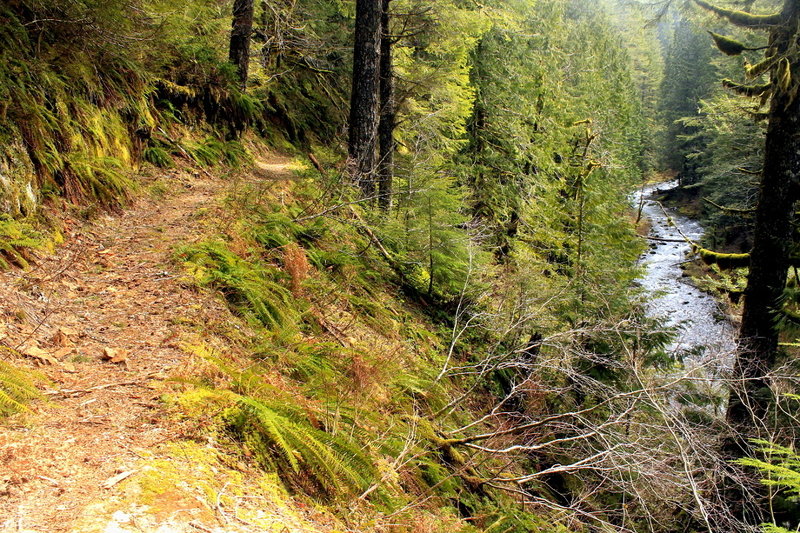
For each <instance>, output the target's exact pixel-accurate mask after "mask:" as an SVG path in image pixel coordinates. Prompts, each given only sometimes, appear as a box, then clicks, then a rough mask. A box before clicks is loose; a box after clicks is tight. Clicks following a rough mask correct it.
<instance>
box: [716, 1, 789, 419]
mask: <svg viewBox="0 0 800 533" xmlns="http://www.w3.org/2000/svg"><path fill="white" fill-rule="evenodd" d="M798 3H800V2H796V1H791V2H787V5H792V6H793V7H791V8H787V9H789V10H790V13H789V14H788V19H787V23H786V24H783V25H781V27H780V28H779V29H776V33H778V35H776V36H774V38H773V42H774V43H775V44H776V46H778V47H779V50H780V52H779V53H783V52H784V51H785V50H786V48H787V47H788V45H789V44H790V43H791V41H792V39H793V35H794V26H795V25H796V24H797V20H798V11H800V10H798V7H796V4H798ZM782 33H785V35H781V34H782ZM794 63H795V64H794V65H792V74H793V76H798V75H800V68H798V65H797V59H796V58H795V59H794ZM798 141H800V99H798V98H797V97H794V96H792V95H791V94H790V92H789V91H785V90H780V89H777V90H776V94H775V95H774V97H773V98H772V102H771V104H770V112H769V125H768V127H767V137H766V147H765V152H764V171H763V174H762V178H761V186H760V191H759V198H758V205H757V207H756V220H755V227H754V236H753V250H752V252H751V254H750V274H749V276H748V278H747V289H746V290H745V301H744V308H743V314H742V325H741V329H740V332H739V339H740V340H739V353H738V355H737V358H736V364H735V366H734V383H733V384H732V386H731V395H730V402H729V404H728V411H727V419H728V421H729V422H730V423H731V424H732V425H733V426H734V427H735V428H738V429H741V430H744V431H746V432H748V433H751V431H750V430H755V429H756V428H757V427H758V425H759V422H761V421H763V420H764V417H765V415H766V413H767V410H768V408H769V405H770V403H771V398H770V394H769V384H768V382H767V380H766V374H767V373H768V372H769V371H770V370H771V368H772V366H773V364H774V363H775V358H776V355H777V352H778V330H777V328H776V327H775V313H776V311H777V310H778V309H779V306H780V299H781V295H782V294H783V290H784V288H785V286H786V275H787V271H788V268H789V249H790V244H791V239H792V222H793V213H794V210H793V207H794V202H795V189H796V185H797V183H798V182H800V181H799V180H800V152H799V151H798Z"/></svg>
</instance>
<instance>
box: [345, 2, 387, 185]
mask: <svg viewBox="0 0 800 533" xmlns="http://www.w3.org/2000/svg"><path fill="white" fill-rule="evenodd" d="M380 41H381V0H357V1H356V28H355V45H354V47H353V90H352V93H351V96H350V131H349V134H350V135H349V143H348V154H349V157H350V166H351V167H350V168H351V175H352V178H353V180H354V181H355V182H356V183H357V184H358V185H359V187H361V191H362V194H363V195H364V197H365V198H370V197H373V196H375V170H376V168H375V167H376V161H375V148H376V145H377V134H378V87H379V75H380Z"/></svg>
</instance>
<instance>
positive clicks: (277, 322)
mask: <svg viewBox="0 0 800 533" xmlns="http://www.w3.org/2000/svg"><path fill="white" fill-rule="evenodd" d="M179 257H180V258H182V259H183V260H184V261H186V262H187V263H191V265H192V271H193V272H192V273H193V274H194V276H195V278H196V279H197V280H198V282H199V283H200V284H201V285H207V286H211V287H214V288H216V289H218V290H219V291H220V292H222V294H223V295H224V296H225V299H226V300H227V301H228V303H229V305H230V306H231V307H232V308H233V309H234V310H235V311H237V312H239V313H240V314H242V315H244V316H246V317H251V318H254V319H255V320H257V321H258V322H260V323H261V324H262V325H264V326H266V327H268V328H277V327H279V326H284V325H288V324H290V323H291V322H292V321H293V320H294V319H295V318H296V313H295V312H294V305H293V304H294V301H293V300H294V299H293V296H292V293H291V292H290V291H289V290H288V289H287V288H286V287H284V286H282V285H281V284H280V283H277V282H276V281H275V280H274V279H275V277H277V276H278V275H279V272H278V270H277V269H273V268H269V267H266V266H263V265H258V264H254V263H251V262H248V261H245V260H244V259H242V258H240V257H238V256H237V255H236V254H234V253H233V252H231V251H230V250H228V249H227V247H226V246H225V244H223V243H221V242H218V241H212V242H206V243H201V244H198V245H195V246H190V247H187V248H184V249H183V250H182V251H181V252H180V253H179Z"/></svg>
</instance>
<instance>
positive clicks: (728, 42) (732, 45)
mask: <svg viewBox="0 0 800 533" xmlns="http://www.w3.org/2000/svg"><path fill="white" fill-rule="evenodd" d="M708 33H709V34H710V35H711V38H712V39H714V44H716V45H717V48H719V50H720V51H721V52H722V53H723V54H725V55H729V56H738V55H740V54H741V53H742V52H744V51H745V50H747V47H746V46H745V45H744V44H743V43H741V42H739V41H737V40H736V39H731V38H730V37H727V36H725V35H720V34H719V33H714V32H713V31H710V32H708Z"/></svg>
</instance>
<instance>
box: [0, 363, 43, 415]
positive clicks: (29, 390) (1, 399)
mask: <svg viewBox="0 0 800 533" xmlns="http://www.w3.org/2000/svg"><path fill="white" fill-rule="evenodd" d="M30 375H31V373H30V372H29V371H24V372H23V371H22V370H20V369H18V368H15V367H13V366H12V365H10V364H8V363H5V362H3V361H0V417H3V416H8V415H12V414H14V413H19V412H23V411H27V410H28V407H27V406H26V405H25V404H26V403H27V402H29V401H30V400H35V399H37V398H40V397H41V393H40V392H39V391H38V390H37V389H36V387H35V385H34V383H33V382H32V381H31V379H30Z"/></svg>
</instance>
